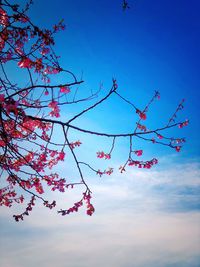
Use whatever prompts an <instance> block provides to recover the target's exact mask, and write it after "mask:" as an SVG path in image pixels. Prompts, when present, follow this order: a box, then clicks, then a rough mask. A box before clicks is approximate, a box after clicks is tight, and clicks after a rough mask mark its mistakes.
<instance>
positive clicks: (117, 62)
mask: <svg viewBox="0 0 200 267" xmlns="http://www.w3.org/2000/svg"><path fill="white" fill-rule="evenodd" d="M129 5H130V7H131V8H130V9H129V10H127V11H126V12H123V10H122V8H121V1H120V0H116V1H105V0H101V1H92V0H85V1H81V0H73V1H72V0H67V1H64V0H58V1H56V2H55V1H52V0H49V1H48V4H47V1H44V0H41V1H39V0H35V1H34V5H33V7H32V8H31V10H30V12H29V14H30V16H31V17H32V19H33V21H35V23H36V24H39V25H43V26H44V27H49V26H51V25H52V24H55V23H56V22H57V21H58V20H60V19H62V18H64V20H65V23H66V26H67V27H66V30H65V31H64V32H62V33H59V34H58V35H57V37H56V42H57V44H56V47H55V50H56V51H57V54H59V55H60V56H61V62H62V64H63V65H64V66H66V68H68V69H70V70H72V71H73V72H74V73H75V74H76V75H77V77H83V80H84V81H85V83H84V85H83V86H82V87H80V89H79V94H80V95H87V94H89V93H90V90H91V89H92V90H93V91H95V90H98V88H99V84H100V82H102V83H103V85H104V86H103V88H104V89H103V90H102V91H101V93H100V96H102V95H104V94H105V93H106V92H107V91H108V90H109V89H110V87H111V85H112V78H113V77H115V78H116V79H117V81H118V85H119V92H120V93H121V94H122V95H123V96H124V97H127V98H129V99H130V100H132V101H133V102H134V103H135V104H136V105H137V106H138V107H141V108H142V107H144V106H145V104H146V103H147V102H148V100H149V99H150V98H151V96H152V94H153V93H154V90H159V91H160V93H161V99H160V100H159V101H156V103H154V104H153V106H152V108H151V110H150V111H149V113H148V114H147V116H148V120H147V122H146V123H147V125H148V126H149V127H157V126H163V125H164V124H165V123H166V121H167V119H169V117H170V115H172V113H173V112H174V110H175V108H176V106H177V104H178V103H179V102H180V100H181V99H182V98H185V100H186V102H185V108H184V110H183V111H182V112H181V113H180V114H179V116H180V117H179V118H180V120H185V119H189V120H190V125H189V126H188V127H185V128H184V129H181V130H179V129H178V128H177V129H174V132H170V134H171V133H172V134H177V135H178V137H186V139H187V142H186V144H185V145H184V147H183V150H182V152H180V153H175V151H174V150H170V149H169V148H165V147H159V146H155V145H151V144H148V145H147V144H146V143H142V142H138V143H137V142H136V141H137V140H135V148H136V149H137V148H143V149H144V151H145V157H147V158H149V157H158V159H159V165H158V166H156V167H154V168H153V169H151V170H150V171H145V170H144V171H140V170H138V169H129V170H128V171H127V172H126V173H125V174H122V175H121V174H120V173H118V172H115V173H114V174H113V175H112V176H111V177H105V178H102V179H99V178H97V177H96V176H93V174H90V173H88V172H87V171H86V172H85V175H86V178H87V180H88V183H89V184H90V185H91V188H92V191H93V194H94V197H93V202H94V205H95V208H96V212H95V214H94V216H92V217H88V216H85V214H84V211H80V213H79V214H74V215H72V216H68V217H60V216H58V215H57V214H56V212H52V211H49V210H46V209H44V208H43V207H41V206H40V205H38V206H37V207H36V208H35V210H34V211H33V213H32V216H31V217H29V218H26V220H25V221H24V222H22V223H21V224H20V223H19V224H16V223H15V222H14V221H13V219H12V217H11V215H12V214H13V210H6V209H3V208H2V209H1V213H0V248H1V249H0V265H2V266H4V267H10V266H15V267H25V266H30V267H32V266H35V265H38V266H43V267H47V266H54V265H56V266H58V267H64V266H70V267H86V266H87V267H88V266H97V267H99V266H105V267H146V266H148V267H151V266H152V267H153V266H158V267H172V266H173V267H175V266H177V267H186V266H190V267H198V266H199V265H200V257H199V254H200V226H199V225H200V212H199V211H200V175H199V174H200V163H199V156H200V154H199V151H200V142H199V131H200V125H199V115H200V112H199V97H200V93H199V84H200V78H199V77H200V76H199V73H198V72H199V71H198V70H199V69H200V50H199V47H200V19H199V8H200V3H199V1H197V0H196V1H195V0H192V1H189V2H188V1H185V0H182V1H179V0H176V1H172V0H169V1H158V0H157V1H156V0H155V1H149V0H140V1H132V0H130V1H129ZM84 105H87V104H84ZM82 107H83V106H81V107H77V106H73V107H72V108H71V109H69V108H66V109H65V110H63V113H62V116H63V118H64V116H66V117H68V116H70V115H71V114H73V113H74V112H75V113H76V112H77V110H78V109H79V108H82ZM135 119H136V115H135V111H133V110H132V109H131V107H129V106H127V105H125V104H124V103H123V102H121V101H120V100H119V99H117V98H116V97H113V98H111V99H110V100H109V101H107V102H106V103H105V104H103V105H102V106H101V107H99V108H98V109H97V110H96V112H93V111H92V112H91V113H88V115H87V116H84V117H83V118H82V119H80V121H78V122H77V123H78V124H80V125H82V126H84V128H86V129H92V130H95V129H97V130H98V131H108V132H111V133H112V132H115V133H116V132H117V133H120V132H128V131H131V129H132V127H134V126H135ZM74 134H76V133H74ZM76 137H77V139H78V138H79V139H81V141H83V143H84V145H83V147H81V148H80V150H79V154H80V157H83V158H84V159H89V160H91V161H92V163H93V164H102V165H103V163H102V162H100V161H98V160H96V159H95V152H96V151H98V150H106V149H109V147H110V146H111V143H112V141H111V140H107V139H104V138H100V139H96V138H94V137H89V138H88V137H87V136H79V135H77V136H76ZM127 145H128V142H127V140H120V141H119V142H118V143H117V145H116V148H115V153H114V155H113V159H112V161H111V162H109V164H110V165H111V166H113V167H114V168H115V169H117V168H118V167H119V165H120V164H122V163H123V162H124V161H125V160H126V157H127V153H128V152H127V149H128V148H127ZM89 152H90V153H89ZM92 153H93V154H92ZM92 157H93V158H92ZM67 163H69V164H67ZM67 163H63V164H62V165H61V166H60V169H59V170H58V171H61V172H62V173H67V175H68V173H70V175H71V176H73V174H75V171H74V168H73V165H72V166H71V164H70V160H69V161H68V162H67ZM106 165H108V164H107V162H106V163H105V164H104V166H105V167H106ZM80 192H81V191H80V190H79V189H76V190H73V191H71V192H69V195H67V196H66V195H65V196H64V195H60V194H54V195H53V194H52V193H49V197H50V198H56V199H57V200H58V205H60V207H62V208H63V207H64V206H67V207H68V206H69V205H70V203H73V201H75V200H77V196H78V195H79V194H80Z"/></svg>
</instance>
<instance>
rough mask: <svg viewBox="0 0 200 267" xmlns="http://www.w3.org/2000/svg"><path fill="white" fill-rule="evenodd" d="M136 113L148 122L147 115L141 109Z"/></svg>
mask: <svg viewBox="0 0 200 267" xmlns="http://www.w3.org/2000/svg"><path fill="white" fill-rule="evenodd" d="M136 113H137V114H138V115H139V117H140V119H141V120H146V118H147V115H146V114H145V113H144V112H142V111H140V110H139V109H136Z"/></svg>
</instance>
